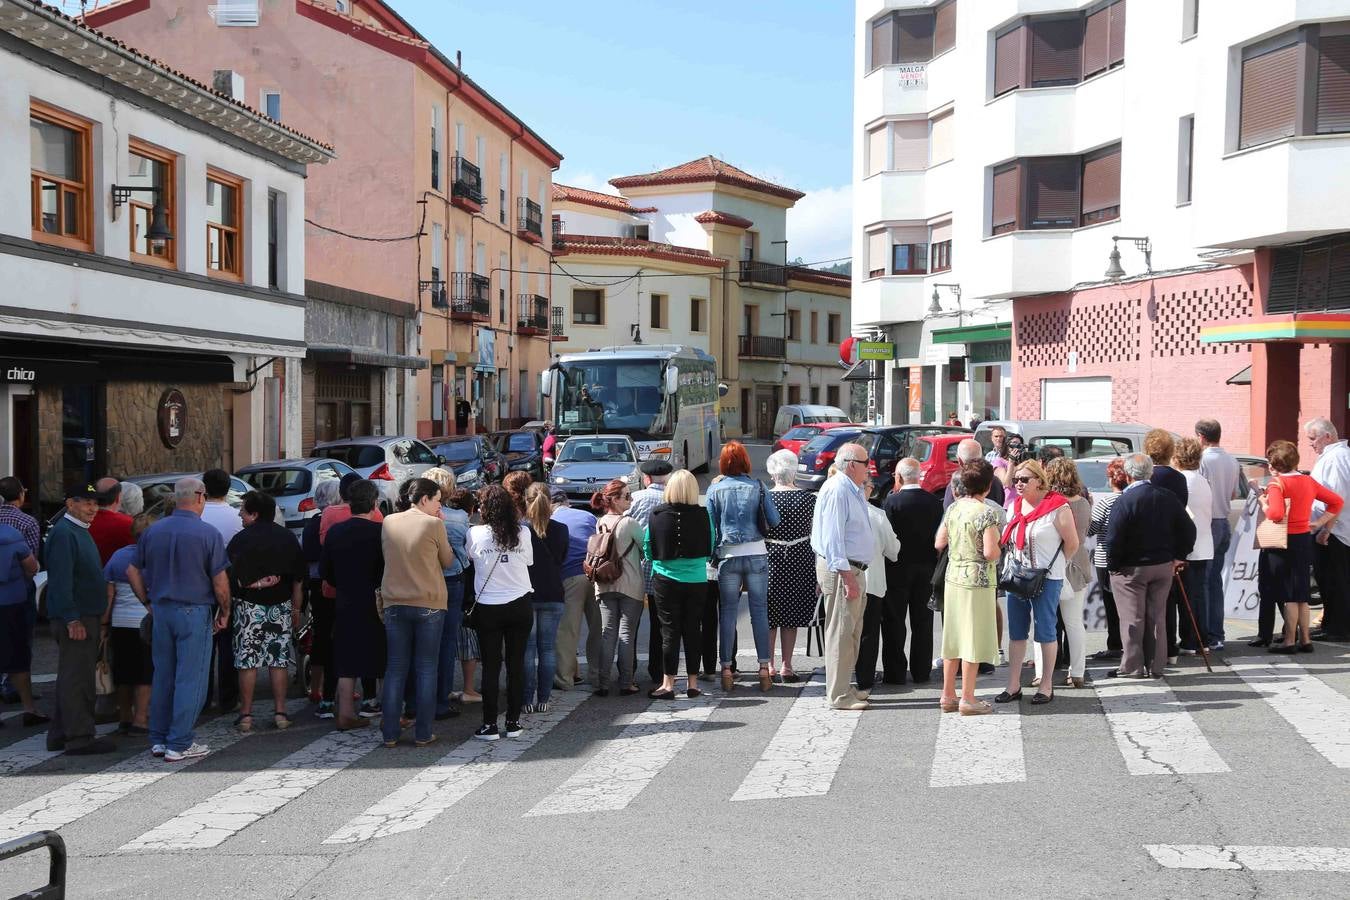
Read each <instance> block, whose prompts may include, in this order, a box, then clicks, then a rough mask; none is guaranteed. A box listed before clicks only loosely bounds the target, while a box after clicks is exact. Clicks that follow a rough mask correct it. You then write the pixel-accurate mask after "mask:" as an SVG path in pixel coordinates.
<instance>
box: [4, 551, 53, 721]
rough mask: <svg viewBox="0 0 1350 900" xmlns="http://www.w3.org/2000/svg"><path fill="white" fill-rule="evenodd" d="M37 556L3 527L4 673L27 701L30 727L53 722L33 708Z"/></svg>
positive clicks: (24, 702) (20, 697) (26, 717)
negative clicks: (33, 591) (32, 590)
mask: <svg viewBox="0 0 1350 900" xmlns="http://www.w3.org/2000/svg"><path fill="white" fill-rule="evenodd" d="M37 571H38V561H37V554H35V553H34V552H33V550H32V548H31V547H30V546H29V545H28V541H27V540H26V539H25V538H24V536H23V533H22V532H20V531H19V529H17V528H14V527H13V526H11V525H0V672H3V673H5V674H7V675H8V676H9V683H10V684H11V685H13V686H14V690H15V693H17V694H18V695H19V699H20V700H22V701H23V724H24V727H25V728H27V727H29V726H32V725H41V724H43V723H44V722H48V721H50V720H49V719H48V718H47V717H46V716H44V715H42V714H41V713H39V712H38V711H37V707H36V706H34V705H33V686H32V685H33V682H32V675H31V669H32V668H33V625H34V623H35V622H36V621H37V606H36V604H34V603H33V598H32V597H31V596H29V588H30V586H31V585H32V583H33V576H34V575H36V574H37Z"/></svg>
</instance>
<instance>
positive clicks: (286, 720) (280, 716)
mask: <svg viewBox="0 0 1350 900" xmlns="http://www.w3.org/2000/svg"><path fill="white" fill-rule="evenodd" d="M272 724H273V725H275V726H276V727H277V730H278V731H285V730H286V729H287V728H290V727H291V717H290V716H288V715H286V714H285V713H284V712H279V713H277V714H275V715H274V716H272Z"/></svg>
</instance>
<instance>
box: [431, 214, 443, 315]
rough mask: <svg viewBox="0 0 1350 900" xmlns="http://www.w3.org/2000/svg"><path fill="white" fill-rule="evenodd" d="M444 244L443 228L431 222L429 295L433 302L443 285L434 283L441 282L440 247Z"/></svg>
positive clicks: (437, 223) (439, 224)
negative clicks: (430, 292) (430, 282)
mask: <svg viewBox="0 0 1350 900" xmlns="http://www.w3.org/2000/svg"><path fill="white" fill-rule="evenodd" d="M444 243H445V228H444V227H443V226H442V225H441V223H440V222H432V223H431V281H432V285H431V291H432V294H431V296H432V299H433V300H434V299H435V297H436V294H437V292H439V291H440V290H441V288H443V287H444V285H443V284H437V283H436V282H439V281H441V278H442V276H441V271H442V267H441V253H442V247H441V245H442V244H444Z"/></svg>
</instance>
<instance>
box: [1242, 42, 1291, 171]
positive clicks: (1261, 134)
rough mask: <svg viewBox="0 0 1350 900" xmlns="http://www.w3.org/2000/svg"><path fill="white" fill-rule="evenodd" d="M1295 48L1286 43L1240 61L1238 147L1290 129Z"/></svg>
mask: <svg viewBox="0 0 1350 900" xmlns="http://www.w3.org/2000/svg"><path fill="white" fill-rule="evenodd" d="M1298 49H1299V45H1298V44H1288V45H1286V46H1284V47H1281V48H1279V49H1278V50H1272V51H1270V52H1269V53H1263V54H1261V55H1260V56H1254V57H1252V58H1250V59H1244V60H1243V61H1242V113H1241V117H1240V123H1239V126H1238V148H1239V149H1241V148H1243V147H1251V146H1254V145H1256V144H1264V143H1265V142H1266V141H1273V140H1278V139H1279V138H1282V137H1289V136H1290V135H1292V134H1293V133H1294V116H1295V113H1296V109H1295V105H1296V97H1297V94H1298Z"/></svg>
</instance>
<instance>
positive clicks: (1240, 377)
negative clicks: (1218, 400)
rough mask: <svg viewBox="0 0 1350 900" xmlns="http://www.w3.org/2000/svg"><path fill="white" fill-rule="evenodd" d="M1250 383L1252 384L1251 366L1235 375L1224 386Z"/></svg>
mask: <svg viewBox="0 0 1350 900" xmlns="http://www.w3.org/2000/svg"><path fill="white" fill-rule="evenodd" d="M1251 383H1252V367H1251V366H1248V367H1247V368H1245V369H1243V370H1242V371H1241V372H1239V373H1237V374H1236V375H1234V376H1233V377H1232V378H1230V379H1228V380H1227V381H1225V382H1224V384H1251Z"/></svg>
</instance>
